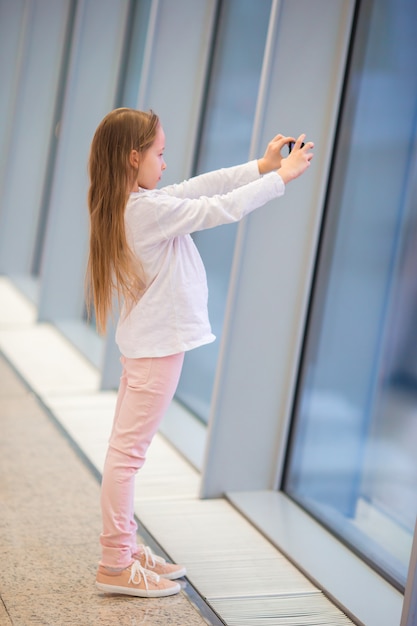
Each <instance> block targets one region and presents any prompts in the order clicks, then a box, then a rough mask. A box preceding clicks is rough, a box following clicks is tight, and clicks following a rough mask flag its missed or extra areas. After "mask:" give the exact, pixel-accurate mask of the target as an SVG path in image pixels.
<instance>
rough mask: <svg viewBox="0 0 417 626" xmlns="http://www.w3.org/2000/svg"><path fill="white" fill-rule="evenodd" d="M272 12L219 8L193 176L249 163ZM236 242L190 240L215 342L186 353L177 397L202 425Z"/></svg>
mask: <svg viewBox="0 0 417 626" xmlns="http://www.w3.org/2000/svg"><path fill="white" fill-rule="evenodd" d="M270 10H271V2H270V0H268V1H264V2H254V1H253V0H229V1H228V2H224V3H222V5H221V13H220V16H219V25H218V30H217V36H216V42H215V52H214V59H213V67H212V71H211V75H210V78H209V89H208V96H207V102H206V106H205V115H204V122H203V128H202V136H201V142H200V148H199V154H198V162H197V172H196V173H201V172H207V171H210V170H214V169H217V168H219V167H227V166H228V165H237V164H238V163H244V162H245V161H247V159H248V155H249V148H250V141H251V135H252V126H253V120H254V115H255V108H256V100H257V96H258V85H259V79H260V75H261V69H262V60H263V54H264V48H265V41H266V34H267V29H268V21H269V14H270ZM235 237H236V225H227V226H221V227H219V228H216V229H215V230H211V231H203V232H199V233H196V234H195V236H194V240H195V242H196V244H197V247H198V249H199V251H200V254H201V256H202V258H203V261H204V265H205V267H206V271H207V280H208V286H209V314H210V321H211V324H212V327H213V332H214V334H215V335H216V336H217V341H216V342H215V343H213V344H210V345H208V346H204V347H202V348H199V349H198V350H192V351H191V352H188V353H187V354H186V357H185V362H184V368H183V372H182V375H181V380H180V384H179V387H178V391H177V394H176V397H177V398H178V399H179V400H180V401H181V402H183V403H184V404H185V405H186V406H188V407H189V408H190V409H191V410H192V411H193V412H194V413H196V414H197V415H198V416H199V417H200V418H201V419H203V420H204V421H207V420H208V415H209V410H210V399H211V393H212V388H213V382H214V375H215V370H216V364H217V357H218V351H219V345H220V335H221V332H222V327H223V320H224V314H225V307H226V298H227V290H228V285H229V277H230V270H231V265H232V258H233V249H234V243H235Z"/></svg>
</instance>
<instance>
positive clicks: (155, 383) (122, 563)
mask: <svg viewBox="0 0 417 626" xmlns="http://www.w3.org/2000/svg"><path fill="white" fill-rule="evenodd" d="M183 360H184V353H180V354H174V355H171V356H166V357H161V358H144V359H127V358H125V357H122V358H121V362H122V365H123V373H122V377H121V379H120V388H119V394H118V398H117V403H116V410H115V415H114V422H113V429H112V432H111V435H110V440H109V447H108V451H107V456H106V460H105V463H104V470H103V480H102V485H101V510H102V517H103V532H102V534H101V536H100V543H101V547H102V558H101V564H102V565H105V566H107V567H111V568H124V567H128V566H129V565H130V563H131V562H132V554H134V553H135V552H136V530H137V524H136V522H135V520H134V510H133V501H134V486H135V475H136V472H137V471H138V470H139V469H140V468H141V467H142V466H143V464H144V462H145V458H146V452H147V449H148V447H149V444H150V443H151V441H152V438H153V436H154V435H155V433H156V431H157V430H158V427H159V424H160V422H161V420H162V417H163V416H164V413H165V411H166V410H167V408H168V405H169V404H170V402H171V400H172V398H173V396H174V393H175V390H176V388H177V385H178V380H179V377H180V374H181V368H182V364H183Z"/></svg>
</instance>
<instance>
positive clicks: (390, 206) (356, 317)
mask: <svg viewBox="0 0 417 626" xmlns="http://www.w3.org/2000/svg"><path fill="white" fill-rule="evenodd" d="M415 24H417V4H416V3H415V2H413V1H412V0H383V1H378V2H370V1H368V0H367V1H366V2H363V3H361V10H360V13H359V19H358V25H357V35H356V38H355V44H354V54H353V61H352V67H351V70H350V74H349V79H348V83H347V94H346V98H345V103H344V113H343V117H342V121H341V132H340V136H339V141H338V145H337V154H336V159H335V167H334V172H333V175H332V180H331V187H330V195H329V201H328V206H327V213H326V222H325V229H324V234H323V241H322V246H321V253H320V259H319V265H318V272H317V280H316V285H315V290H314V298H313V303H312V309H311V315H310V322H309V328H308V334H307V339H306V346H305V352H304V359H303V366H302V375H301V379H300V383H299V391H298V400H297V404H296V409H295V420H294V429H293V438H292V448H291V452H290V456H289V462H288V465H287V472H286V480H285V489H286V491H287V492H288V493H289V494H290V495H291V496H293V497H294V498H295V499H296V500H297V501H298V502H300V503H301V504H302V505H303V506H304V507H305V508H307V509H308V510H310V511H311V512H312V513H313V514H314V515H316V516H317V517H318V518H319V519H321V520H322V521H323V522H324V523H325V524H326V525H328V526H329V527H330V528H331V529H333V530H334V531H335V532H336V534H338V535H339V536H341V537H342V538H343V539H344V540H345V541H347V542H348V543H349V544H351V545H352V546H353V547H354V548H355V549H356V550H357V551H359V552H360V553H361V554H362V555H364V557H365V558H366V559H368V560H369V561H370V562H372V563H373V564H374V566H375V567H376V568H377V569H379V570H380V571H382V572H383V573H384V574H385V575H386V576H387V577H388V578H389V579H390V580H392V581H393V582H395V583H396V584H397V585H398V586H399V587H401V586H402V585H403V584H404V582H405V579H406V572H407V567H408V561H409V556H410V549H411V541H412V532H413V529H414V523H415V519H416V514H417V497H416V493H417V453H416V450H417V201H416V198H417V193H416V192H417V146H416V138H417V132H416V123H417V38H416V36H415V29H414V25H415Z"/></svg>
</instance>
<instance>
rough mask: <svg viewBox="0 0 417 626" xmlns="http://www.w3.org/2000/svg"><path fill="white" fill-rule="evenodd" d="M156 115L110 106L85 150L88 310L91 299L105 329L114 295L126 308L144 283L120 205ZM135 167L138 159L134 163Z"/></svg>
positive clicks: (134, 177)
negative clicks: (87, 151) (87, 153)
mask: <svg viewBox="0 0 417 626" xmlns="http://www.w3.org/2000/svg"><path fill="white" fill-rule="evenodd" d="M158 125H159V118H158V116H157V115H155V113H153V111H149V112H144V111H136V110H134V109H127V108H121V109H115V110H114V111H111V113H109V114H108V115H106V117H105V118H104V119H103V120H102V122H101V123H100V124H99V126H98V128H97V130H96V132H95V135H94V138H93V141H92V144H91V150H90V158H89V167H88V169H89V176H90V188H89V190H88V209H89V213H90V251H89V258H88V266H87V283H86V286H87V289H86V300H87V310H88V312H89V314H90V312H91V304H92V303H93V304H94V309H95V313H96V324H97V329H98V331H99V332H101V333H104V332H105V330H106V326H107V318H108V315H109V313H110V312H111V311H112V305H113V295H114V293H116V294H117V297H118V301H119V305H120V302H121V301H122V300H123V301H124V303H125V305H126V306H127V309H128V310H129V309H130V308H131V307H132V306H133V305H134V304H135V302H137V301H138V300H139V298H140V296H141V295H142V294H143V292H144V290H145V288H146V277H145V275H144V272H143V268H142V266H141V264H140V260H139V259H137V258H136V257H135V255H134V254H133V252H132V250H131V249H130V247H129V245H128V243H127V240H126V231H125V220H124V215H125V207H126V203H127V199H128V196H129V192H130V189H131V188H132V186H133V185H134V183H135V181H136V180H137V177H138V169H136V168H135V167H133V166H132V165H131V163H130V154H131V152H132V150H137V151H138V153H139V156H141V154H142V155H143V153H144V152H145V151H146V150H147V149H148V148H150V146H151V145H152V143H153V142H154V140H155V136H156V131H157V128H158ZM139 168H140V164H139Z"/></svg>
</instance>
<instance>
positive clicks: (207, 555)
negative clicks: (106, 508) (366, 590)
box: [0, 277, 352, 626]
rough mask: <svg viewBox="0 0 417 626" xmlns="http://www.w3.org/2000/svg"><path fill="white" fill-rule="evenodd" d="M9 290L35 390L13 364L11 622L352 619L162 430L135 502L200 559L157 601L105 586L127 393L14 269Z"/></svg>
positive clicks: (5, 531) (3, 382) (1, 467)
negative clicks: (105, 522) (43, 313)
mask: <svg viewBox="0 0 417 626" xmlns="http://www.w3.org/2000/svg"><path fill="white" fill-rule="evenodd" d="M0 302H1V306H0V352H2V353H3V354H4V355H5V356H6V358H7V359H8V361H9V363H10V364H11V365H12V366H13V367H14V368H15V370H16V371H17V372H19V375H20V376H21V377H22V378H23V379H24V381H25V382H26V384H27V385H28V386H29V388H30V389H32V390H33V391H34V392H35V393H36V397H35V396H33V395H32V394H30V393H28V392H27V391H26V390H25V387H24V386H23V387H22V385H21V384H20V383H19V382H18V381H16V378H15V377H14V376H12V375H11V373H10V370H9V369H8V368H7V367H5V366H4V364H3V365H2V371H0V394H1V395H0V404H1V413H0V472H1V474H0V506H1V507H2V510H1V511H0V532H1V539H0V557H1V558H2V568H0V572H1V573H0V584H1V586H0V595H1V598H2V600H3V606H2V605H1V603H0V626H3V624H4V625H5V626H6V625H9V624H13V625H14V626H16V625H18V626H32V625H33V626H38V625H40V624H42V625H45V626H67V625H68V626H69V625H73V624H74V625H75V624H77V626H95V625H96V624H97V625H104V626H105V625H106V624H118V625H120V626H125V625H126V626H128V625H129V626H133V625H136V624H145V625H152V626H158V625H162V624H163V625H168V624H176V625H178V626H186V625H188V624H191V625H192V626H199V625H200V624H205V623H211V624H215V623H216V622H217V623H219V620H218V618H216V616H215V614H214V612H212V610H211V608H213V609H214V610H215V612H216V613H217V614H218V615H219V616H220V617H221V619H222V620H223V621H224V623H227V624H229V625H230V626H232V625H236V626H260V625H262V626H290V625H291V626H313V625H314V626H318V625H319V626H339V625H340V626H349V625H350V624H352V622H351V621H350V620H349V619H348V618H347V617H346V615H344V614H343V613H342V611H340V610H339V609H338V608H337V607H335V606H334V605H333V604H332V603H331V602H330V601H329V600H328V599H327V598H326V597H325V596H324V595H323V593H322V592H321V591H320V590H319V589H318V588H317V587H315V586H314V585H313V584H312V583H311V582H310V581H308V580H307V579H306V578H305V577H304V576H303V575H302V574H301V573H300V572H299V571H298V570H297V569H296V568H295V567H294V566H293V565H292V564H291V563H290V562H289V561H288V560H287V559H286V558H285V557H284V556H283V555H282V554H281V553H280V552H279V551H278V550H277V549H276V548H275V547H274V546H273V545H272V544H271V543H269V541H267V539H265V537H263V536H262V535H261V534H260V533H259V532H258V531H257V530H256V529H255V528H254V527H253V526H252V525H251V524H250V523H249V522H248V521H247V520H246V519H245V518H244V517H242V515H240V514H239V513H238V511H237V510H236V509H235V508H234V507H233V506H232V505H231V504H230V503H228V502H227V501H226V500H223V499H218V500H201V499H200V498H199V497H198V489H199V474H198V472H197V471H196V470H195V469H193V468H192V467H191V466H190V465H189V464H188V463H187V462H186V461H185V460H184V459H183V458H182V457H181V456H180V455H179V454H178V453H177V452H176V450H174V448H172V447H171V445H170V444H169V443H168V442H167V441H166V440H165V439H164V438H163V437H161V436H160V435H157V436H156V438H155V439H154V441H153V443H152V446H151V448H150V450H149V453H148V459H147V462H146V464H145V466H144V468H143V469H142V470H141V472H140V477H139V478H140V480H138V481H137V490H136V497H135V513H136V515H137V516H138V518H139V520H140V521H141V523H142V524H143V527H141V532H143V533H145V538H146V539H148V538H149V539H150V540H153V539H154V540H155V541H156V542H157V545H159V546H161V547H162V549H163V551H164V553H165V554H168V555H169V556H170V557H172V558H173V559H174V560H176V561H177V562H181V563H184V564H185V565H186V566H187V572H188V579H187V580H188V582H187V583H186V585H187V586H186V587H185V588H184V590H183V591H182V592H181V594H180V595H178V596H174V597H172V598H164V599H159V600H157V601H150V600H146V601H143V600H139V601H138V600H137V599H132V598H125V597H113V598H112V597H105V596H102V595H100V594H98V593H96V590H95V588H94V585H93V582H94V577H95V568H96V563H97V560H98V558H99V553H98V547H99V546H98V534H99V532H100V519H99V505H98V491H99V487H98V482H97V480H96V478H97V476H99V475H100V473H101V469H102V464H103V460H104V455H105V451H106V445H107V438H108V434H109V430H110V425H111V421H112V415H113V409H114V405H115V399H116V397H115V393H104V392H100V391H99V389H98V372H97V370H96V369H95V368H94V367H93V366H91V364H90V363H88V362H87V361H86V360H85V359H84V358H82V357H81V355H80V354H79V353H78V352H77V351H76V350H75V349H74V348H73V347H72V346H71V345H70V344H69V343H68V342H67V341H66V340H65V339H64V338H63V337H62V335H60V333H59V332H58V331H57V330H56V329H55V328H53V327H52V326H50V325H48V324H39V323H36V311H35V310H34V307H33V306H32V305H31V304H30V303H28V302H27V301H26V300H25V298H23V297H22V296H21V294H20V293H19V292H18V291H17V290H16V289H15V288H14V286H13V285H12V284H11V283H10V281H8V280H7V279H5V278H2V277H0ZM41 407H42V408H43V409H44V411H42V410H41ZM45 411H47V412H48V413H49V417H48V415H47V414H46V413H45ZM54 422H55V424H54ZM57 426H58V428H57ZM59 429H60V430H61V432H59ZM63 434H64V436H63ZM3 435H4V436H3ZM69 441H72V442H73V443H72V445H70V444H69ZM77 450H78V452H77ZM81 459H82V460H81ZM3 509H4V514H3ZM147 531H149V533H151V534H152V536H150V537H148V536H147V535H146V533H147ZM196 589H197V590H198V593H196V591H195V590H196ZM202 598H204V599H205V600H206V602H207V604H205V603H204V602H203V601H202ZM196 607H198V610H197V608H196ZM2 610H3V613H4V617H3V616H2V614H1V611H2ZM1 619H3V621H1Z"/></svg>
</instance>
